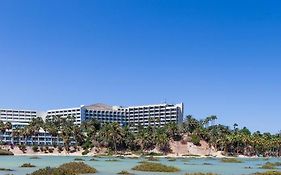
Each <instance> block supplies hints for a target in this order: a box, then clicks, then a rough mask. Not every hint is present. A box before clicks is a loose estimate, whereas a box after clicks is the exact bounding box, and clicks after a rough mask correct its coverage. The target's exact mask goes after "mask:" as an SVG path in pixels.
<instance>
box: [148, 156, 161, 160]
mask: <svg viewBox="0 0 281 175" xmlns="http://www.w3.org/2000/svg"><path fill="white" fill-rule="evenodd" d="M146 159H147V160H148V161H159V159H158V158H157V157H153V156H150V157H146Z"/></svg>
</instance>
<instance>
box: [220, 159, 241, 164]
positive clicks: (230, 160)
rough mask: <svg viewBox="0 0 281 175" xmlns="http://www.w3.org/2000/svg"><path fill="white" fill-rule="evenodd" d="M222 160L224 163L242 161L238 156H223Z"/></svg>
mask: <svg viewBox="0 0 281 175" xmlns="http://www.w3.org/2000/svg"><path fill="white" fill-rule="evenodd" d="M221 162H224V163H242V161H241V160H238V159H236V158H222V159H221Z"/></svg>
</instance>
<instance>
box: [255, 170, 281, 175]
mask: <svg viewBox="0 0 281 175" xmlns="http://www.w3.org/2000/svg"><path fill="white" fill-rule="evenodd" d="M253 175H281V171H266V172H261V173H254V174H253Z"/></svg>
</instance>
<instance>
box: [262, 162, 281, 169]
mask: <svg viewBox="0 0 281 175" xmlns="http://www.w3.org/2000/svg"><path fill="white" fill-rule="evenodd" d="M276 166H280V165H278V163H271V162H266V163H265V164H264V165H262V166H261V167H260V168H261V169H276Z"/></svg>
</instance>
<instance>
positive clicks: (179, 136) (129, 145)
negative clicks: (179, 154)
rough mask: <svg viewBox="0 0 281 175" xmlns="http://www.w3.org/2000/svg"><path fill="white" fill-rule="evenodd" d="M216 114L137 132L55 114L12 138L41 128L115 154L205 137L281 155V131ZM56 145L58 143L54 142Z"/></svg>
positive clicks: (67, 142)
mask: <svg viewBox="0 0 281 175" xmlns="http://www.w3.org/2000/svg"><path fill="white" fill-rule="evenodd" d="M216 120H217V117H216V116H208V117H206V118H205V119H203V120H198V119H196V118H194V117H193V116H191V115H188V116H186V120H185V121H184V122H183V123H182V124H180V125H178V124H176V123H167V124H166V125H165V126H164V127H152V126H148V127H143V126H138V127H137V130H136V132H135V131H132V130H130V126H124V127H121V126H120V125H119V124H118V123H105V124H101V123H100V122H99V121H97V120H94V119H91V120H87V121H84V122H82V124H81V125H75V124H74V118H73V117H71V116H69V117H67V118H63V117H60V116H55V117H53V118H51V119H48V120H46V121H43V120H42V118H33V119H32V121H31V122H30V123H29V125H27V126H25V127H23V128H14V129H13V131H12V135H13V137H22V138H24V139H27V138H30V137H32V136H34V135H37V134H39V130H40V129H43V130H44V131H46V132H48V133H50V134H51V135H52V136H53V137H57V138H58V139H59V138H60V139H61V140H62V142H63V146H64V148H65V150H67V151H69V148H70V146H74V145H75V146H81V147H82V148H83V149H84V150H85V151H86V152H87V151H89V150H90V149H91V148H93V147H95V148H108V149H109V150H111V151H114V152H115V153H117V152H120V151H139V152H141V153H143V152H145V151H148V150H152V149H154V148H156V147H157V148H158V149H159V150H160V151H162V152H163V153H169V152H171V151H172V150H171V148H170V144H171V143H172V142H175V141H180V142H181V143H183V144H185V143H186V142H187V141H190V142H193V144H195V145H198V146H199V145H200V141H201V140H204V141H206V142H207V143H208V144H209V147H210V148H212V149H214V150H216V151H222V152H223V153H224V154H225V155H233V156H234V155H246V156H254V155H257V156H281V134H280V133H278V134H271V133H261V132H259V131H256V132H253V133H251V132H250V131H249V129H247V128H246V127H244V128H242V129H239V128H238V125H237V124H234V126H233V128H231V127H229V126H225V125H222V124H216V123H215V121H216ZM11 128H12V125H11V123H9V122H7V123H5V124H4V123H3V122H1V121H0V132H2V133H3V132H5V131H6V130H8V129H11ZM52 144H53V145H55V144H57V143H55V142H54V143H52Z"/></svg>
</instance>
